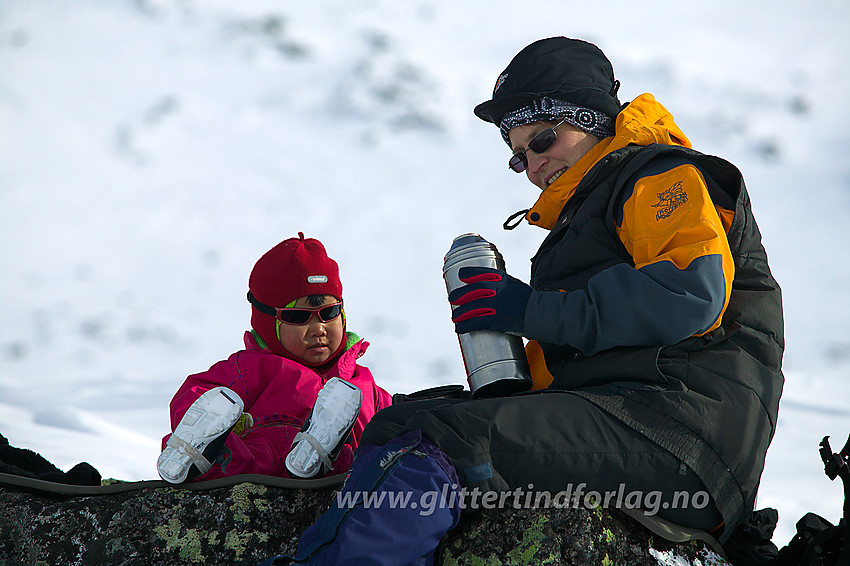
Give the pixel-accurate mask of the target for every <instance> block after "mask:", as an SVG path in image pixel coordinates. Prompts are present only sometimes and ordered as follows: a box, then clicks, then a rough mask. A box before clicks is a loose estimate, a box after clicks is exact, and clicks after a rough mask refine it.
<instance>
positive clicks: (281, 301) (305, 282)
mask: <svg viewBox="0 0 850 566" xmlns="http://www.w3.org/2000/svg"><path fill="white" fill-rule="evenodd" d="M248 289H249V290H250V294H251V295H253V296H254V298H255V299H256V300H257V301H259V302H260V303H262V304H264V305H268V306H270V307H285V306H286V305H288V304H289V303H291V302H293V301H296V300H298V299H299V298H301V297H306V296H309V295H332V296H334V297H336V298H337V299H342V282H341V281H340V280H339V267H338V266H337V264H336V262H335V261H334V260H332V259H331V258H329V257H328V254H327V252H326V251H325V247H324V246H323V245H322V243H321V242H320V241H319V240H316V239H314V238H304V234H303V233H302V232H298V237H297V238H289V239H288V240H284V241H283V242H281V243H279V244H278V245H276V246H275V247H273V248H272V249H270V250H269V251H267V252H266V253H265V254H263V256H262V257H261V258H260V259H259V260H257V263H256V264H254V269H253V270H251V276H250V277H249V279H248ZM251 326H252V327H253V329H254V330H255V331H256V332H257V334H259V335H260V338H262V339H263V340H264V341H265V343H266V345H267V346H268V348H269V349H270V350H271V351H272V352H274V353H275V354H278V355H280V356H285V357H292V354H290V353H289V352H288V351H286V349H284V347H283V345H281V343H280V341H279V340H278V338H277V322H276V319H275V317H274V315H271V314H266V313H263V312H260V311H259V310H258V309H257V306H256V305H253V304H252V306H251ZM344 342H345V340H343V343H344ZM299 361H302V360H300V359H299Z"/></svg>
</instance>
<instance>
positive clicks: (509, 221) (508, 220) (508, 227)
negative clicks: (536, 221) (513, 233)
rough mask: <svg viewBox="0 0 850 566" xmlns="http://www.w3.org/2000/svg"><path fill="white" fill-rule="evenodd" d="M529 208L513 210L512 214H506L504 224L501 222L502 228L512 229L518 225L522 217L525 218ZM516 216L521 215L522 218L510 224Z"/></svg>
mask: <svg viewBox="0 0 850 566" xmlns="http://www.w3.org/2000/svg"><path fill="white" fill-rule="evenodd" d="M530 210H531V209H530V208H526V209H525V210H520V211H518V212H514V213H513V214H511V215H510V216H508V219H507V220H505V222H504V224H502V228H504V229H505V230H513V229H514V228H516V227H517V226H519V225H520V223H521V222H522V218H525V215H526V214H528V212H529V211H530ZM518 216H521V217H522V218H521V219H520V220H517V221H516V222H514V223H513V224H511V221H512V220H514V219H516V218H517V217H518Z"/></svg>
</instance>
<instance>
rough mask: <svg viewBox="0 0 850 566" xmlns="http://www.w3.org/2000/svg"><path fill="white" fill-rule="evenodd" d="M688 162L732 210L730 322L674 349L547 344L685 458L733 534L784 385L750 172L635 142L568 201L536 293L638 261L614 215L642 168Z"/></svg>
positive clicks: (561, 365) (777, 321) (620, 410)
mask: <svg viewBox="0 0 850 566" xmlns="http://www.w3.org/2000/svg"><path fill="white" fill-rule="evenodd" d="M667 156H678V157H685V158H687V159H688V160H689V161H690V162H691V163H693V164H694V165H696V166H697V167H698V168H699V169H700V170H701V171H702V173H703V175H704V177H705V179H706V182H707V183H708V185H709V193H710V194H711V195H712V199H713V200H714V201H715V204H719V205H720V206H723V207H724V208H728V209H730V210H734V212H735V217H734V221H733V223H732V225H731V228H730V230H729V233H728V239H729V245H730V247H731V250H732V256H733V258H734V261H735V278H734V281H733V284H732V292H731V298H730V301H729V304H728V306H727V308H726V311H725V312H724V314H723V319H722V322H721V326H720V327H719V328H718V329H716V330H714V331H712V332H710V333H709V334H706V335H703V336H699V337H691V338H688V339H686V340H684V341H682V342H679V343H678V344H674V345H672V346H664V347H621V348H612V349H609V350H605V351H603V352H599V353H598V354H595V355H593V356H589V357H585V356H582V355H581V354H580V353H579V352H578V351H577V350H575V349H573V348H571V347H569V346H563V345H556V344H547V343H541V348H542V349H543V353H544V356H545V359H546V365H547V367H548V369H549V371H550V372H551V373H552V375H554V376H555V380H554V382H553V383H552V385H551V386H550V388H555V389H568V390H571V391H575V392H576V393H577V394H580V395H582V396H583V397H585V398H587V399H588V400H590V401H592V402H593V403H595V404H597V405H598V406H599V407H601V408H603V409H605V410H606V411H608V412H609V413H611V414H612V415H614V416H616V417H617V418H618V419H620V420H621V421H622V422H624V423H626V424H627V425H629V426H631V427H632V428H634V429H635V430H637V431H639V432H640V433H642V434H644V435H645V436H646V437H648V438H649V439H650V440H652V441H654V442H655V443H657V444H658V445H660V446H662V447H663V448H665V449H666V450H668V451H669V452H671V453H672V454H673V455H675V456H676V457H677V458H679V460H680V461H682V462H683V463H685V464H687V465H688V466H689V467H690V468H691V469H693V470H694V472H695V473H696V474H697V476H698V477H699V478H700V479H701V480H702V481H703V483H704V484H705V485H706V487H707V489H708V491H709V493H710V494H711V495H712V499H713V501H714V503H715V505H716V506H717V508H718V510H719V511H720V513H721V514H722V515H723V518H724V522H725V524H726V531H725V535H727V536H728V535H729V534H730V533H731V531H732V530H733V529H734V526H735V525H736V524H737V523H739V522H740V521H741V520H743V519H746V516H747V514H748V513H749V511H751V510H752V507H753V504H754V500H755V495H756V491H757V489H758V483H759V478H760V476H761V472H762V470H763V468H764V458H765V453H766V451H767V447H768V444H769V443H770V441H771V439H772V438H773V433H774V430H775V427H776V419H777V413H778V408H779V397H780V394H781V392H782V384H783V377H782V372H781V362H782V352H783V348H784V338H783V320H782V301H781V292H780V289H779V285H778V284H777V283H776V281H775V280H774V279H773V277H772V276H771V274H770V269H769V267H768V264H767V255H766V253H765V251H764V248H763V247H762V245H761V234H760V233H759V230H758V227H757V226H756V222H755V219H754V218H753V215H752V212H751V210H750V201H749V196H748V194H747V191H746V188H745V186H744V181H743V178H742V176H741V173H740V171H738V169H737V168H736V167H734V166H733V165H732V164H730V163H729V162H727V161H724V160H722V159H720V158H717V157H712V156H707V155H704V154H701V153H699V152H696V151H693V150H688V149H685V148H680V147H675V146H667V145H659V144H653V145H649V146H646V147H640V146H629V147H626V148H624V149H621V150H618V151H615V152H613V153H612V154H610V155H608V156H607V157H605V158H604V159H603V160H602V161H600V162H599V163H598V164H597V165H595V166H594V167H593V168H592V169H591V170H590V171H589V172H588V173H587V174H586V175H585V177H584V178H583V179H582V181H581V182H580V183H579V185H578V187H577V188H576V192H575V194H574V195H573V196H572V197H571V198H570V199H569V201H567V203H566V205H565V206H564V208H563V210H562V211H561V214H560V217H559V219H558V222H557V223H556V225H555V227H554V228H553V229H552V230H551V232H550V234H549V235H548V236H547V238H546V239H545V240H544V241H543V243H542V244H541V247H540V249H539V250H538V252H537V255H536V256H535V257H534V259H533V260H532V274H531V285H532V287H533V288H534V289H535V290H538V291H545V290H549V291H558V290H564V291H571V290H575V289H586V285H587V281H588V279H589V278H590V277H592V276H593V275H595V274H596V273H598V272H599V271H601V270H603V269H606V268H608V267H610V266H612V265H614V264H618V263H628V264H630V265H634V263H633V262H632V259H631V257H630V256H629V254H628V253H627V251H626V249H625V247H624V246H623V244H622V242H621V241H620V239H619V238H618V236H617V233H616V231H615V219H616V218H617V215H618V214H620V211H621V210H622V205H623V200H624V199H625V198H627V197H628V194H629V192H630V190H631V187H632V185H633V184H634V180H635V178H636V176H639V175H640V170H641V168H643V167H644V166H646V165H647V164H648V163H650V161H652V160H654V159H664V158H665V157H667Z"/></svg>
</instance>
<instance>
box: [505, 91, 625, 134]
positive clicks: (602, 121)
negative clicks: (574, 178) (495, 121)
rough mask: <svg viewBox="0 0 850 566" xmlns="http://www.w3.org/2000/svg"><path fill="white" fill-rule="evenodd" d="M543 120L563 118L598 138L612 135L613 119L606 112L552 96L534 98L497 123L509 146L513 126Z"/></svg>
mask: <svg viewBox="0 0 850 566" xmlns="http://www.w3.org/2000/svg"><path fill="white" fill-rule="evenodd" d="M544 120H564V121H566V122H567V123H568V124H572V125H573V126H575V127H577V128H580V129H582V130H584V131H585V132H587V133H588V134H591V135H593V136H596V137H597V138H599V139H602V138H607V137H610V136H613V135H614V120H613V119H612V118H611V117H610V116H608V115H607V114H603V113H602V112H599V111H598V110H592V109H590V108H584V107H582V106H576V105H575V104H570V103H569V102H563V101H561V100H555V99H553V98H542V99H540V100H535V101H534V102H533V103H531V104H530V105H529V106H525V107H523V108H520V109H518V110H514V111H512V112H508V113H507V114H505V115H504V117H503V118H502V123H501V124H499V131H500V132H501V134H502V139H503V140H505V143H506V144H508V146H510V145H511V140H510V138H509V137H508V132H510V131H511V130H512V129H513V128H516V127H517V126H524V125H525V124H530V123H532V122H541V121H544Z"/></svg>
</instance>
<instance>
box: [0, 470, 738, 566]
mask: <svg viewBox="0 0 850 566" xmlns="http://www.w3.org/2000/svg"><path fill="white" fill-rule="evenodd" d="M334 493H335V492H334V491H333V490H330V489H325V490H312V491H308V490H293V489H282V488H277V487H268V486H264V485H259V484H253V483H241V484H238V485H235V486H232V487H224V488H217V489H211V490H208V491H188V490H184V489H179V488H171V487H159V488H148V489H143V490H136V491H128V492H124V493H117V494H111V495H98V496H88V497H73V498H58V497H54V496H46V495H43V494H38V493H27V492H23V491H20V490H18V489H16V488H7V487H0V566H54V565H58V564H62V565H68V566H73V565H80V566H82V565H85V566H94V565H109V566H149V565H162V566H168V565H193V564H232V565H255V564H257V563H258V562H260V561H262V560H265V559H266V558H268V557H270V556H274V555H276V554H282V553H287V552H292V551H294V550H295V547H296V545H297V542H298V538H299V535H300V534H301V533H302V532H303V531H304V529H306V528H307V526H308V525H310V524H311V523H313V522H314V521H315V520H316V518H317V517H318V516H319V515H320V514H321V513H322V512H323V511H324V510H325V509H326V508H327V506H328V505H329V504H330V502H331V500H332V498H333V496H334ZM440 552H441V555H442V563H443V564H444V565H445V566H454V565H476V566H477V565H480V566H498V565H507V564H510V565H514V566H515V565H520V564H522V565H542V564H547V565H548V564H551V565H558V564H564V565H566V564H577V565H578V564H581V565H587V564H600V565H606V566H607V565H614V564H637V565H643V564H647V565H653V566H655V565H658V564H675V565H680V564H700V565H721V564H726V562H724V561H723V560H721V559H720V558H719V557H718V556H717V555H716V554H714V553H713V552H711V551H710V550H708V549H707V548H705V547H704V545H703V544H702V543H697V542H692V543H686V544H680V545H672V544H671V543H668V542H667V541H664V540H661V539H659V538H658V537H656V536H653V535H652V534H651V533H650V532H648V531H647V530H645V529H644V528H643V527H641V526H640V525H638V524H637V523H636V522H634V521H633V520H632V519H630V518H628V517H626V516H624V515H621V514H619V513H618V512H616V511H612V512H608V511H606V510H602V509H598V508H597V509H584V508H577V509H573V508H568V509H554V508H550V509H546V510H533V509H519V510H515V509H512V508H508V509H495V510H489V511H483V512H480V513H477V514H474V515H468V516H465V517H464V519H463V520H462V521H461V524H460V526H459V528H457V529H456V530H454V531H452V532H451V533H450V534H449V535H448V536H446V538H445V539H444V541H443V545H442V549H441V551H440Z"/></svg>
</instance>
